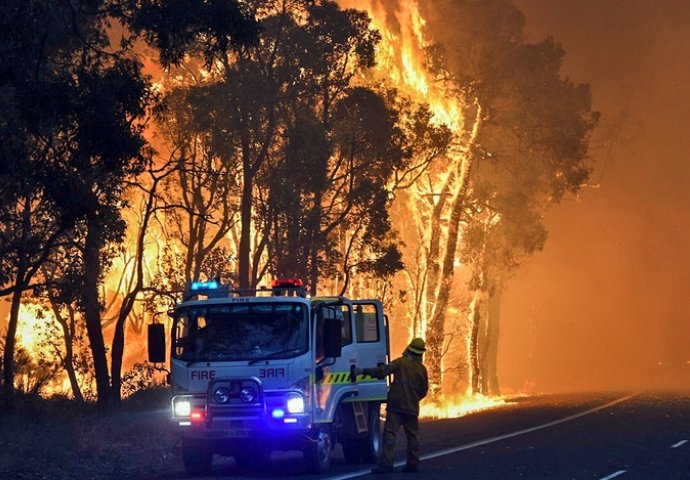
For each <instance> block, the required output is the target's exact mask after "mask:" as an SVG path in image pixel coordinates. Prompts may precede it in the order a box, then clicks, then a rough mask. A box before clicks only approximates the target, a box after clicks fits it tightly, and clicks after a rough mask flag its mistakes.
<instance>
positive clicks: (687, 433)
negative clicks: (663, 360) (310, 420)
mask: <svg viewBox="0 0 690 480" xmlns="http://www.w3.org/2000/svg"><path fill="white" fill-rule="evenodd" d="M420 439H421V443H422V462H421V465H420V466H421V470H422V472H421V473H420V474H406V473H402V472H399V470H400V467H401V466H402V465H403V464H404V461H405V460H404V447H405V442H404V438H403V434H402V431H401V432H400V433H399V437H398V443H397V446H398V452H397V456H396V460H397V461H396V465H397V466H398V468H397V470H398V471H396V472H395V473H391V474H385V475H373V474H371V473H370V468H371V466H367V465H347V464H345V463H344V460H343V459H342V455H341V454H340V450H339V448H338V450H337V451H336V454H335V458H334V460H333V464H332V467H331V471H330V472H329V474H328V475H322V476H317V475H308V474H306V471H305V469H304V467H303V466H302V464H301V454H299V453H294V454H291V453H274V454H273V457H272V458H271V461H270V462H268V463H267V464H266V465H262V466H260V467H258V468H256V469H241V468H240V467H238V466H236V465H235V464H234V462H233V461H232V459H228V460H225V461H221V462H217V465H215V467H214V475H212V476H210V477H199V478H205V479H207V480H209V479H220V478H229V477H230V478H238V479H265V478H279V479H313V480H316V479H319V480H322V479H329V480H336V479H337V480H347V479H353V478H367V479H373V478H380V479H402V478H420V479H422V478H423V479H425V480H426V479H439V480H441V479H442V480H451V479H472V480H494V479H597V480H610V479H617V480H633V479H635V480H639V479H644V480H649V479H690V392H688V393H677V392H676V393H650V392H639V393H618V394H591V395H572V396H544V397H538V398H525V399H517V400H514V401H511V402H509V403H508V404H507V405H505V406H503V407H499V408H496V409H493V410H490V411H485V412H478V413H475V414H472V415H468V416H466V417H463V418H459V419H452V420H434V421H431V420H427V421H423V422H422V425H421V435H420ZM216 458H218V457H216ZM175 468H177V469H175ZM155 478H156V479H162V478H170V479H182V478H192V477H188V476H187V475H186V474H185V473H184V468H183V467H182V465H181V462H179V465H178V466H173V471H171V472H170V473H169V474H167V475H163V476H157V477H155Z"/></svg>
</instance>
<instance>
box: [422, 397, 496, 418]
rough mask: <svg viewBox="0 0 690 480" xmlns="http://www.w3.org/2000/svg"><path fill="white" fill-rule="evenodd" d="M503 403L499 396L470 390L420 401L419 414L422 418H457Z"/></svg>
mask: <svg viewBox="0 0 690 480" xmlns="http://www.w3.org/2000/svg"><path fill="white" fill-rule="evenodd" d="M505 403H506V402H505V400H504V399H503V398H500V397H488V396H485V395H481V394H472V393H471V392H468V393H465V394H464V395H462V394H449V395H441V397H440V398H438V399H434V400H433V401H429V402H424V403H422V405H421V406H420V412H419V416H420V417H422V418H458V417H462V416H465V415H467V414H469V413H473V412H478V411H481V410H488V409H490V408H496V407H499V406H502V405H505Z"/></svg>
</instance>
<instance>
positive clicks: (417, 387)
mask: <svg viewBox="0 0 690 480" xmlns="http://www.w3.org/2000/svg"><path fill="white" fill-rule="evenodd" d="M425 350H426V347H425V345H424V340H423V339H421V338H415V339H414V340H412V341H411V342H410V344H409V345H408V346H407V348H406V349H405V351H404V352H403V355H402V356H401V357H399V358H396V359H395V360H393V361H392V362H390V363H389V364H386V365H381V366H379V367H376V368H364V369H361V370H359V373H363V374H364V375H371V376H372V377H377V378H384V377H386V376H387V375H393V381H392V382H391V385H390V389H389V390H388V400H387V404H386V424H385V426H384V427H383V448H382V450H381V456H380V458H379V461H378V464H377V465H376V467H374V468H373V469H372V470H371V471H372V473H386V472H391V471H393V452H394V451H395V435H396V433H397V431H398V429H399V428H400V427H403V430H404V431H405V436H406V437H407V464H406V465H405V468H403V471H404V472H410V473H414V472H419V441H418V440H417V434H418V433H419V401H420V400H421V399H422V398H424V397H425V396H426V394H427V391H428V390H429V379H428V376H427V372H426V367H425V366H424V364H423V363H422V356H423V355H424V351H425Z"/></svg>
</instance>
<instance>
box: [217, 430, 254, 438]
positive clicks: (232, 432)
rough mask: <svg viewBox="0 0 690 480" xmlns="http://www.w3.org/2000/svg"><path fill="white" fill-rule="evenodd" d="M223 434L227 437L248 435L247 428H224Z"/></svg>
mask: <svg viewBox="0 0 690 480" xmlns="http://www.w3.org/2000/svg"><path fill="white" fill-rule="evenodd" d="M223 435H224V436H225V437H227V438H240V437H248V436H249V430H225V432H223Z"/></svg>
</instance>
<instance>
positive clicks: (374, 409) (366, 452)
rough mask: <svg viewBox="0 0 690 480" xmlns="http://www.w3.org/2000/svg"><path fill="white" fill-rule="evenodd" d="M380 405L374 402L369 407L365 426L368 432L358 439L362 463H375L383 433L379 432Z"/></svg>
mask: <svg viewBox="0 0 690 480" xmlns="http://www.w3.org/2000/svg"><path fill="white" fill-rule="evenodd" d="M380 408H381V406H380V404H378V403H376V404H374V405H371V406H370V407H369V411H368V412H367V413H368V419H367V427H368V432H367V436H366V437H365V438H360V439H357V440H358V445H357V446H358V447H359V455H360V458H361V459H362V461H363V462H364V463H376V461H377V460H378V458H379V453H380V452H381V443H382V442H383V433H382V432H381V417H380V416H379V410H380Z"/></svg>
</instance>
